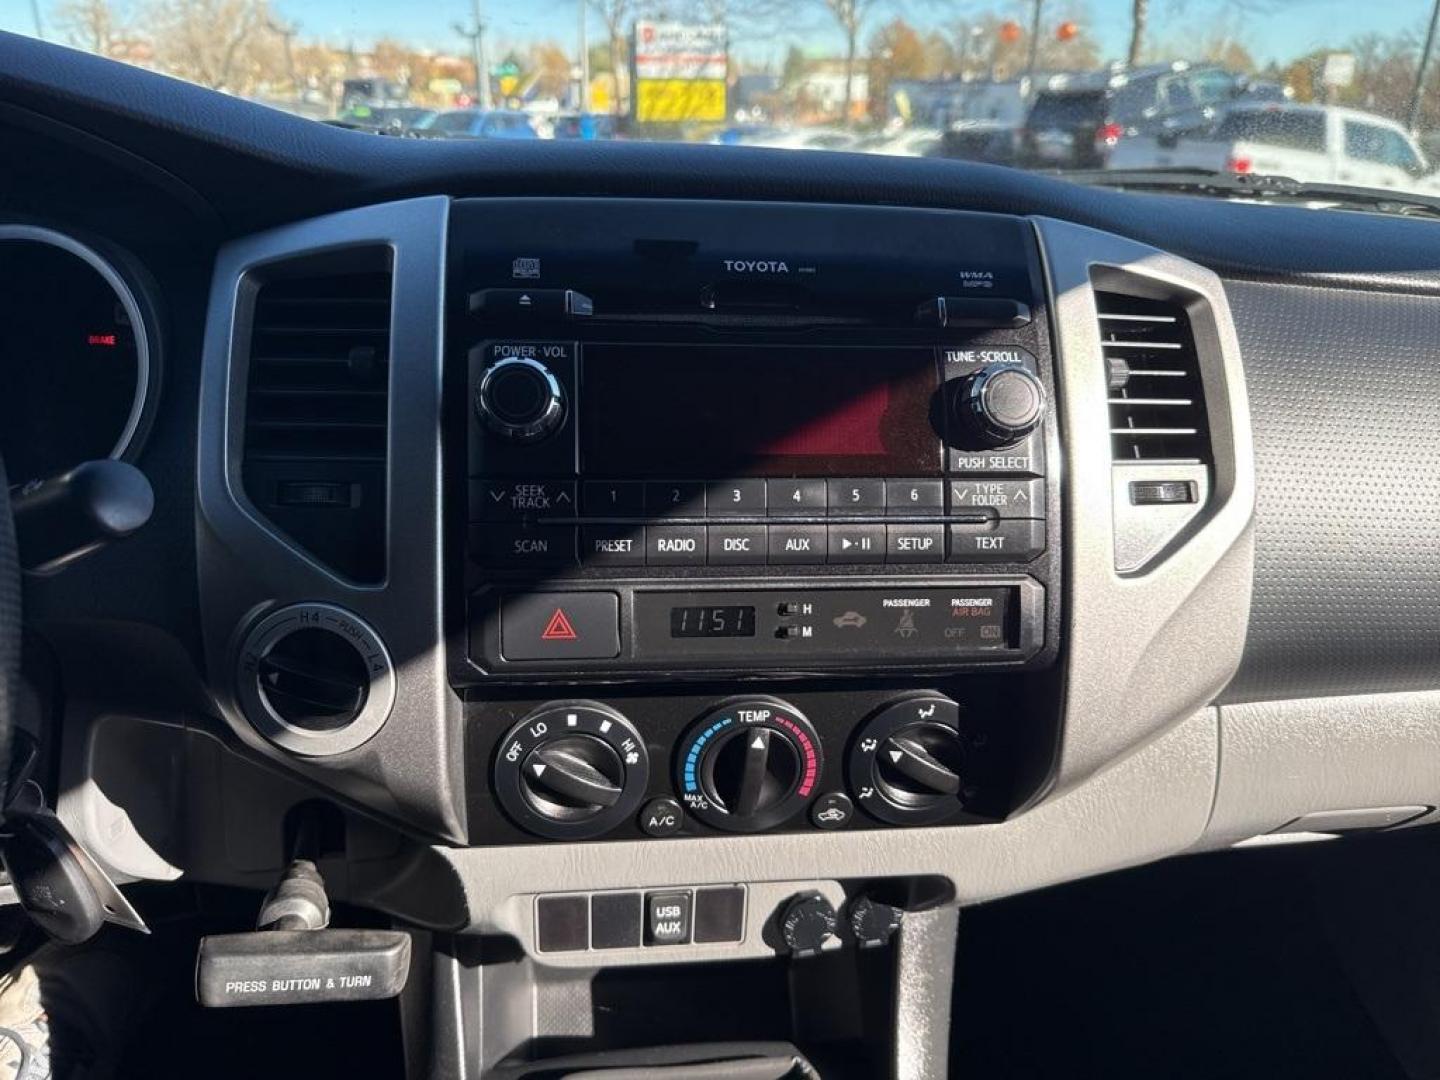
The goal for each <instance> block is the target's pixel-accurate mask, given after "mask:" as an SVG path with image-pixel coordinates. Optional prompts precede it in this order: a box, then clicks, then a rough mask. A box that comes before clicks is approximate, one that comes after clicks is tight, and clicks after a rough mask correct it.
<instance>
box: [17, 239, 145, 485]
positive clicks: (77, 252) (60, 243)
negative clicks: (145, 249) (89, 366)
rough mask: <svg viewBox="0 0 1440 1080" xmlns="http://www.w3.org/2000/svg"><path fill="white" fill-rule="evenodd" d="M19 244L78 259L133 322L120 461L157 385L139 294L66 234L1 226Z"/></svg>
mask: <svg viewBox="0 0 1440 1080" xmlns="http://www.w3.org/2000/svg"><path fill="white" fill-rule="evenodd" d="M17 241H28V242H30V243H35V244H48V245H49V246H51V247H53V248H59V249H60V250H61V251H64V252H66V253H68V254H70V255H73V256H75V257H76V258H77V259H79V260H80V261H81V262H83V263H85V264H86V265H87V266H89V267H90V268H91V269H92V270H94V271H95V272H96V273H98V274H99V275H100V276H101V277H102V278H104V279H105V283H106V284H107V285H109V286H110V288H111V289H113V290H114V291H115V295H116V296H117V297H118V298H119V300H120V305H121V307H123V308H124V309H125V315H126V317H127V318H129V320H130V327H131V329H132V330H133V331H134V332H135V359H136V364H135V396H134V398H133V400H132V401H131V402H130V413H129V415H128V416H127V417H126V419H125V426H124V427H123V428H121V430H120V436H119V438H118V439H116V441H115V445H114V447H113V448H112V449H111V451H110V457H111V458H113V459H115V460H117V461H118V460H119V459H121V458H123V457H124V456H125V455H126V454H128V453H129V452H130V451H131V449H132V448H133V446H134V443H135V441H136V436H137V435H138V434H139V432H140V424H141V422H142V421H143V420H144V418H145V410H146V407H147V406H148V404H149V400H150V387H151V385H152V383H154V382H155V381H156V380H154V379H153V378H152V376H151V363H152V361H151V355H152V349H151V344H150V331H149V328H148V327H147V326H146V324H145V317H144V314H143V312H142V311H141V308H140V302H139V300H138V299H137V298H136V294H135V291H134V290H133V289H132V288H131V287H130V283H129V282H128V281H127V280H126V279H125V276H124V275H123V274H121V273H120V271H119V270H117V269H116V268H115V266H114V264H113V263H111V262H110V260H108V259H106V258H105V256H103V255H101V254H100V253H99V252H98V251H96V250H95V249H94V248H92V247H90V246H89V245H88V244H85V243H82V242H81V241H79V240H77V239H75V237H73V236H70V235H68V234H66V233H62V232H59V231H57V230H55V229H47V228H45V227H44V226H41V225H15V224H8V225H6V224H0V243H13V242H17ZM75 464H77V465H78V464H80V462H78V461H77V462H76V463H75Z"/></svg>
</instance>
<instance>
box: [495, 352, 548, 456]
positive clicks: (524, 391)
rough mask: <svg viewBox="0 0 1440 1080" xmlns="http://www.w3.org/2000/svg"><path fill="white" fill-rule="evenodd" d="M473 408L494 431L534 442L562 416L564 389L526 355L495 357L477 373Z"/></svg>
mask: <svg viewBox="0 0 1440 1080" xmlns="http://www.w3.org/2000/svg"><path fill="white" fill-rule="evenodd" d="M475 411H476V413H477V414H478V415H479V417H480V420H481V422H482V423H483V424H484V425H485V426H486V427H488V428H489V429H490V430H491V431H493V432H495V434H497V435H499V436H501V437H502V438H505V439H509V440H511V441H512V442H538V441H540V440H541V439H543V438H545V437H546V436H547V435H550V434H551V433H552V432H554V431H555V429H556V428H558V427H559V426H560V424H561V422H562V421H564V419H565V391H564V389H563V388H562V387H561V385H560V380H559V379H557V378H556V377H555V373H554V372H552V371H551V370H550V369H549V368H547V367H546V366H545V365H544V364H542V363H540V361H538V360H534V359H532V358H531V357H528V356H507V357H505V358H504V359H503V360H497V361H496V362H495V363H493V364H491V365H490V366H489V367H488V368H486V369H485V373H484V374H483V375H481V376H480V384H479V385H478V386H477V387H476V388H475Z"/></svg>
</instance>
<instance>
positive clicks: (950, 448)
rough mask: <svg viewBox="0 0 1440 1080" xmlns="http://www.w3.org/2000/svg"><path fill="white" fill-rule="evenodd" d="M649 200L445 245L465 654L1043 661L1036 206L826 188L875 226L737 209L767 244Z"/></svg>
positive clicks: (522, 659)
mask: <svg viewBox="0 0 1440 1080" xmlns="http://www.w3.org/2000/svg"><path fill="white" fill-rule="evenodd" d="M645 205H647V206H649V207H651V209H650V210H649V211H647V212H646V213H645V214H644V215H639V216H643V217H645V218H648V220H639V216H637V220H636V221H635V223H634V229H633V230H624V229H617V228H616V222H615V221H609V222H607V228H606V229H605V230H604V231H603V232H596V233H593V234H592V233H590V232H589V231H588V227H587V225H586V224H584V223H579V222H575V223H573V228H569V227H562V226H561V225H560V224H559V223H556V226H555V228H554V230H553V233H554V236H555V238H556V240H555V241H553V242H552V244H551V245H550V246H546V245H545V244H537V243H536V241H535V240H534V234H533V233H522V232H521V231H519V230H517V232H516V236H515V239H514V246H509V245H508V244H507V243H506V240H507V238H505V237H497V236H495V235H494V230H493V228H492V230H491V231H490V233H489V234H488V235H487V236H486V238H485V240H484V244H483V246H481V245H466V246H465V248H464V251H465V254H464V255H463V256H462V267H461V270H460V272H461V274H462V280H463V283H464V288H463V289H462V290H460V295H459V296H458V297H457V298H456V301H455V303H454V305H453V308H454V310H453V313H452V321H451V327H452V342H453V343H454V346H455V353H456V359H457V360H458V359H461V358H462V357H463V363H464V366H465V370H466V372H467V379H466V387H465V393H466V400H465V413H466V417H465V430H466V454H467V470H466V473H467V493H466V509H467V521H466V533H465V544H464V550H465V555H466V571H465V579H466V587H467V593H466V595H467V597H468V644H469V648H468V654H469V659H470V662H471V664H472V665H473V666H474V668H475V670H476V672H477V673H480V674H482V675H487V676H504V677H519V678H524V677H526V676H530V675H542V674H546V673H549V674H552V675H553V674H554V673H590V672H604V673H608V674H610V675H624V674H627V673H637V674H639V673H646V672H654V673H684V672H691V671H693V672H702V673H714V672H717V671H736V672H748V671H753V670H763V671H766V672H773V671H791V672H826V671H834V670H841V669H844V670H865V669H867V668H870V669H875V668H884V669H885V670H896V669H907V668H927V667H936V666H944V667H948V668H955V667H965V666H968V665H971V664H974V665H977V666H984V665H993V664H997V663H999V664H1012V665H1014V664H1020V663H1024V662H1025V661H1026V660H1028V659H1030V658H1032V657H1034V656H1035V655H1036V654H1037V652H1038V651H1039V650H1040V649H1041V647H1042V645H1043V644H1044V642H1045V624H1046V619H1045V612H1046V589H1047V586H1050V585H1052V583H1053V574H1054V571H1055V570H1056V569H1057V567H1058V560H1056V559H1055V558H1054V554H1055V547H1056V545H1057V543H1058V539H1059V537H1058V530H1056V529H1055V528H1054V525H1055V518H1054V516H1053V515H1052V514H1051V513H1050V512H1049V508H1050V507H1051V506H1052V504H1053V503H1054V500H1055V498H1056V493H1055V492H1054V491H1053V490H1051V488H1050V487H1049V485H1047V469H1046V460H1047V453H1053V450H1051V449H1050V443H1051V440H1052V438H1053V432H1052V427H1053V425H1052V424H1051V423H1050V422H1049V421H1048V420H1047V415H1048V411H1049V400H1050V396H1051V386H1052V381H1051V373H1050V372H1049V370H1048V366H1049V365H1048V360H1047V359H1046V357H1047V355H1048V335H1047V332H1046V328H1045V326H1044V303H1043V292H1042V290H1041V289H1040V288H1039V285H1038V275H1037V272H1036V268H1035V265H1034V258H1035V257H1034V242H1033V238H1032V237H1031V236H1030V235H1029V232H1028V226H1027V225H1026V223H1024V222H1023V221H1021V220H1020V219H1015V218H1006V217H999V216H992V215H979V214H954V213H939V212H937V213H936V214H934V215H933V216H927V215H925V214H923V213H922V214H920V215H918V216H917V215H915V214H913V213H911V214H905V215H895V216H893V218H891V220H889V221H888V222H887V221H886V218H887V215H886V212H885V211H876V210H866V209H860V208H856V209H854V210H840V209H839V208H828V209H829V216H828V217H827V218H826V220H829V221H830V222H831V223H832V224H833V221H834V215H835V214H837V213H838V214H840V215H841V216H842V218H843V217H844V216H847V215H849V216H851V217H852V219H853V221H854V223H855V227H856V228H855V233H856V234H858V235H859V236H861V237H863V236H864V235H865V234H874V233H875V230H876V228H877V223H878V224H886V225H888V227H889V229H890V235H888V236H887V237H886V238H885V239H884V240H883V241H882V240H881V239H880V237H879V236H878V234H877V235H876V236H875V240H874V247H872V248H871V249H869V250H866V249H865V248H864V247H857V246H855V245H854V243H853V242H854V241H855V239H856V235H847V236H846V237H844V238H841V237H836V236H833V235H831V233H830V231H829V229H821V228H820V225H819V222H820V218H817V217H815V215H814V214H813V212H812V211H811V210H805V211H802V210H801V209H800V208H793V207H792V208H780V207H777V208H774V209H773V211H772V212H770V213H769V214H767V213H766V211H767V209H768V208H763V207H762V208H757V207H750V208H748V212H749V214H751V215H754V214H755V213H757V212H758V213H759V214H760V215H761V216H762V217H768V218H769V219H770V220H769V222H768V225H767V224H766V223H764V222H759V223H756V222H753V220H752V222H751V226H750V228H752V229H754V230H755V231H756V233H757V236H763V237H764V243H765V244H767V245H769V246H770V247H771V249H774V248H777V247H778V248H779V249H780V250H781V251H783V253H784V257H783V258H782V257H778V256H777V257H776V258H771V259H758V258H744V259H742V258H731V257H727V255H726V252H728V251H733V250H735V248H736V247H737V246H738V247H742V248H745V247H748V248H751V249H752V250H753V249H754V247H756V246H758V244H759V243H760V241H759V240H758V239H749V238H747V237H746V236H745V235H743V234H744V233H745V232H746V231H747V229H741V230H740V233H741V235H733V236H727V237H718V236H704V235H700V234H698V232H697V229H696V228H695V223H693V222H686V221H685V220H684V218H683V216H676V217H675V218H674V219H673V220H657V218H656V215H657V213H658V214H659V215H660V217H662V218H663V217H665V214H664V213H663V212H660V211H657V210H655V209H654V204H645ZM626 207H627V204H624V203H621V204H618V206H617V211H616V213H617V216H618V217H623V216H624V215H625V213H626V212H627V211H626ZM787 209H788V211H789V212H787V213H781V212H780V211H783V210H787ZM556 212H557V211H553V210H552V213H556ZM558 212H561V213H563V210H562V211H558ZM809 219H813V220H809ZM707 220H712V221H713V219H707ZM917 226H918V228H917ZM627 234H628V235H627ZM907 234H908V235H907ZM947 235H948V236H949V239H950V242H951V243H952V244H953V248H952V249H951V250H950V253H949V255H948V256H944V257H942V256H941V252H942V251H944V249H945V244H946V237H947ZM562 236H563V237H564V238H565V242H564V243H561V242H560V240H559V238H560V237H562ZM617 237H619V238H621V239H619V240H617ZM602 238H603V244H602V243H601V239H602ZM617 244H618V245H620V246H617ZM588 245H593V246H588ZM937 245H938V246H937ZM857 250H858V251H861V252H863V253H864V257H863V258H862V259H859V260H857V258H856V255H855V252H856V251H857ZM519 251H525V252H530V253H531V254H527V255H525V257H524V258H523V259H521V258H519V257H518V255H517V256H514V257H509V258H507V256H510V255H513V253H515V252H519Z"/></svg>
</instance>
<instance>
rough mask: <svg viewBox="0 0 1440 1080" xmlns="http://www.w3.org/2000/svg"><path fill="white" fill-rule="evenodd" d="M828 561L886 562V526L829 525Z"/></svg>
mask: <svg viewBox="0 0 1440 1080" xmlns="http://www.w3.org/2000/svg"><path fill="white" fill-rule="evenodd" d="M826 530H827V532H828V540H827V545H826V546H827V550H828V556H827V558H828V561H829V562H832V563H882V562H884V561H885V526H884V525H828V526H826Z"/></svg>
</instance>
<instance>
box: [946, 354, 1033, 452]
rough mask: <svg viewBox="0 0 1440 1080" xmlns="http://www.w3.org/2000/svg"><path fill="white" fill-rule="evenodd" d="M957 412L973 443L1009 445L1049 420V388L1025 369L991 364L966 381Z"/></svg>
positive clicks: (959, 396) (960, 391)
mask: <svg viewBox="0 0 1440 1080" xmlns="http://www.w3.org/2000/svg"><path fill="white" fill-rule="evenodd" d="M954 412H955V419H956V421H957V422H958V423H959V424H960V426H961V428H962V429H963V430H964V432H965V434H966V435H968V436H969V437H970V438H969V440H968V441H969V442H972V443H979V444H980V445H982V446H1008V445H1010V444H1011V443H1015V442H1019V441H1020V440H1021V439H1023V438H1024V437H1025V436H1026V435H1029V434H1030V432H1032V431H1034V430H1035V429H1036V428H1037V427H1039V426H1040V421H1041V420H1043V419H1044V418H1045V386H1044V384H1042V383H1041V382H1040V380H1039V379H1037V378H1036V377H1035V376H1034V375H1032V374H1030V372H1028V371H1026V370H1025V369H1024V368H1019V367H1012V366H1009V365H1005V364H989V365H987V366H985V367H983V368H981V369H980V370H979V371H977V372H976V373H975V374H974V375H972V376H970V377H969V378H968V379H966V380H965V382H964V384H963V385H962V386H961V387H960V390H959V392H958V393H957V394H956V395H955V398H954Z"/></svg>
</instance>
